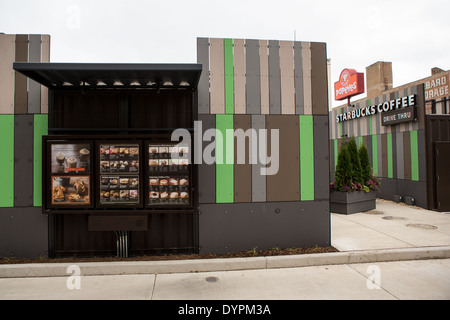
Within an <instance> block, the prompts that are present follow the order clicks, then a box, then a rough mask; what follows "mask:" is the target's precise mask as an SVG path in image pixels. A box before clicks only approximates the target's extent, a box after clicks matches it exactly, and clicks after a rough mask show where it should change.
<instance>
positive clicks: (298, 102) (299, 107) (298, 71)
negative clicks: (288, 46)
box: [294, 41, 305, 115]
mask: <svg viewBox="0 0 450 320" xmlns="http://www.w3.org/2000/svg"><path fill="white" fill-rule="evenodd" d="M302 65H303V64H302V45H301V42H298V41H295V42H294V69H295V70H294V81H295V114H298V115H300V114H304V106H305V105H304V97H303V67H302Z"/></svg>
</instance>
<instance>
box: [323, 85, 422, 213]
mask: <svg viewBox="0 0 450 320" xmlns="http://www.w3.org/2000/svg"><path fill="white" fill-rule="evenodd" d="M411 94H415V95H417V103H418V105H417V121H414V122H407V123H400V124H396V125H390V126H382V125H381V116H382V113H381V114H380V113H377V114H375V115H372V116H366V117H361V118H357V119H353V120H349V121H344V122H340V123H337V122H336V115H337V114H339V113H345V112H348V111H352V110H354V109H353V108H351V107H342V108H335V109H333V110H332V111H330V154H331V159H332V161H330V179H331V180H332V181H334V169H335V167H336V164H337V156H338V153H339V150H340V146H341V144H342V143H343V141H345V139H346V138H350V137H356V142H357V143H358V144H361V143H364V144H365V145H366V147H367V149H368V153H369V159H370V162H371V166H372V168H373V172H374V175H375V176H377V177H379V178H380V180H381V182H382V186H381V190H380V192H379V196H380V197H381V198H384V199H388V200H393V196H394V195H395V194H399V195H402V196H404V197H405V196H411V197H414V198H415V199H416V203H417V205H419V206H421V207H427V199H426V155H425V100H424V87H423V85H418V86H413V87H410V88H406V89H402V90H399V91H396V92H392V93H390V94H389V95H382V96H379V97H375V98H372V99H365V100H361V101H359V102H358V103H356V109H359V108H363V107H367V106H372V105H378V104H380V103H383V102H386V101H390V100H392V99H397V98H401V97H404V96H408V95H411Z"/></svg>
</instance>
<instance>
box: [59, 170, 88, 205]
mask: <svg viewBox="0 0 450 320" xmlns="http://www.w3.org/2000/svg"><path fill="white" fill-rule="evenodd" d="M89 188H90V186H89V177H88V176H75V177H74V176H72V177H70V176H63V177H62V176H55V177H52V204H62V205H64V204H66V205H67V204H75V205H76V204H78V205H80V204H90V198H89Z"/></svg>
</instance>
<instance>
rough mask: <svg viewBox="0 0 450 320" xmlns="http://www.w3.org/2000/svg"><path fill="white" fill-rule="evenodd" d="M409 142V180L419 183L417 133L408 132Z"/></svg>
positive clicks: (414, 131)
mask: <svg viewBox="0 0 450 320" xmlns="http://www.w3.org/2000/svg"><path fill="white" fill-rule="evenodd" d="M410 141H411V180H413V181H419V144H418V140H417V131H416V130H413V131H410Z"/></svg>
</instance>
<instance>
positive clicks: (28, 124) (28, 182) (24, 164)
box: [14, 115, 33, 207]
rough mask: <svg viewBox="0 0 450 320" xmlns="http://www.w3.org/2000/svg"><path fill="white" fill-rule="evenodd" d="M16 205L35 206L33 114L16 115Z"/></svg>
mask: <svg viewBox="0 0 450 320" xmlns="http://www.w3.org/2000/svg"><path fill="white" fill-rule="evenodd" d="M14 122H15V123H14V206H15V207H28V206H29V207H32V206H33V115H16V116H15V117H14Z"/></svg>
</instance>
